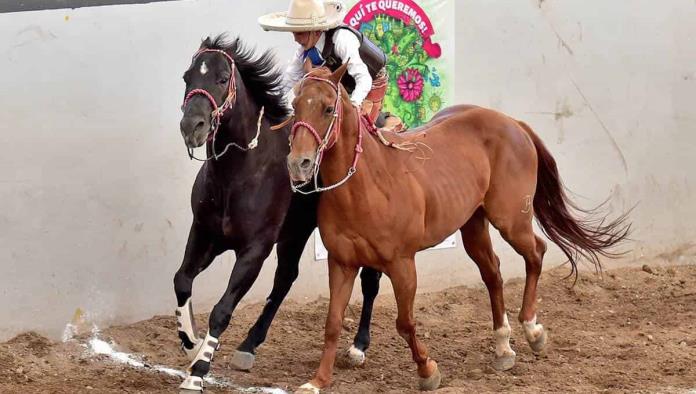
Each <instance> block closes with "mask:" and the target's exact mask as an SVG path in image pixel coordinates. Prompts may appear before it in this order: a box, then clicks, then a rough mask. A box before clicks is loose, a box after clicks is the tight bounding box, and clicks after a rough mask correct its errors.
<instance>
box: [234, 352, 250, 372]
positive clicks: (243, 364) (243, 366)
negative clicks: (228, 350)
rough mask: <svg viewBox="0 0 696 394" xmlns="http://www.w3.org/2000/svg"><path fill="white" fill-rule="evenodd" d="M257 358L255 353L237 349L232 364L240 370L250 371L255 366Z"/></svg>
mask: <svg viewBox="0 0 696 394" xmlns="http://www.w3.org/2000/svg"><path fill="white" fill-rule="evenodd" d="M255 360H256V356H255V355H254V354H253V353H249V352H242V351H239V350H235V351H234V355H232V360H231V361H230V364H231V365H232V368H234V369H236V370H238V371H249V370H251V368H252V367H253V366H254V361H255Z"/></svg>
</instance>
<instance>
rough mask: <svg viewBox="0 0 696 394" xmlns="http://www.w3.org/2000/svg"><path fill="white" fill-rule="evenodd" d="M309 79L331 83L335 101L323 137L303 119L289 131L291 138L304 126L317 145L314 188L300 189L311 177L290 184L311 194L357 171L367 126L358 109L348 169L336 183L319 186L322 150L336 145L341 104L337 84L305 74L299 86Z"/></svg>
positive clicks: (340, 118) (299, 191)
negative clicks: (353, 148) (355, 134)
mask: <svg viewBox="0 0 696 394" xmlns="http://www.w3.org/2000/svg"><path fill="white" fill-rule="evenodd" d="M307 79H311V80H315V81H320V82H326V83H328V84H329V85H331V88H333V89H334V91H335V92H336V102H335V103H334V111H333V114H332V115H331V123H329V126H328V127H327V129H326V133H325V135H324V138H321V136H320V135H319V133H317V130H316V129H315V128H314V126H312V125H311V124H309V123H307V122H304V121H299V122H295V124H294V125H293V126H292V129H291V131H290V136H291V138H292V139H294V138H295V135H296V134H297V130H298V129H299V128H300V127H305V128H306V129H307V130H309V132H310V133H311V134H312V136H313V137H314V139H315V140H316V142H317V144H318V146H317V151H316V156H315V157H316V160H315V161H314V166H313V168H312V178H313V179H314V189H313V190H310V191H303V190H301V188H302V187H304V186H306V185H308V184H309V183H310V182H311V179H309V180H307V181H306V182H304V183H302V184H300V185H293V184H292V183H291V184H290V185H291V187H292V190H293V192H295V193H300V194H304V195H307V194H312V193H319V192H323V191H328V190H332V189H335V188H337V187H339V186H341V185H343V184H344V183H346V182H348V179H350V177H352V176H353V174H355V173H356V172H357V167H358V160H360V154H361V153H362V152H363V148H362V139H363V128H365V126H367V124H366V122H364V121H363V120H362V119H360V111H356V114H357V117H358V142H357V144H356V145H355V156H354V158H353V164H352V165H351V166H350V168H349V169H348V173H347V174H346V176H345V177H343V179H341V180H340V181H338V182H337V183H335V184H333V185H331V186H327V187H320V186H319V167H320V165H321V161H322V159H323V158H324V152H326V151H327V150H329V149H331V148H333V147H334V145H336V142H337V141H338V137H339V136H340V134H341V126H342V124H343V106H342V105H341V91H340V87H339V85H337V84H336V83H334V82H333V81H331V80H329V79H326V78H321V77H317V76H314V75H306V76H305V77H304V78H303V79H302V81H300V88H302V85H303V84H304V82H305V80H307ZM332 136H335V137H334V138H333V141H331V137H332ZM292 139H291V141H290V146H291V149H292Z"/></svg>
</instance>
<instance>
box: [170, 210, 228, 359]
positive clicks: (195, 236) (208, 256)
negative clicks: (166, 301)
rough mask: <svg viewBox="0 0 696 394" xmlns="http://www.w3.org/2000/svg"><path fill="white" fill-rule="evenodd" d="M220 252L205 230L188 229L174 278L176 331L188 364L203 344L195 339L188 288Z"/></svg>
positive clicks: (195, 227)
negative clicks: (184, 247) (182, 259)
mask: <svg viewBox="0 0 696 394" xmlns="http://www.w3.org/2000/svg"><path fill="white" fill-rule="evenodd" d="M222 251H223V249H222V248H220V247H218V246H217V245H216V243H215V242H214V241H213V237H211V236H210V235H209V234H208V233H207V232H206V231H205V229H203V228H202V227H200V226H198V225H196V224H195V223H194V224H193V225H192V226H191V230H190V231H189V237H188V242H187V243H186V252H185V253H184V261H183V262H182V263H181V267H180V268H179V270H178V271H177V272H176V274H175V275H174V291H175V292H176V301H177V308H176V311H175V314H176V320H177V331H178V333H179V338H180V339H181V348H182V349H183V351H184V352H185V353H186V355H187V356H188V358H189V359H190V360H192V359H193V357H195V355H196V353H197V352H198V349H199V348H200V346H201V345H202V343H203V341H202V339H201V338H199V337H198V333H197V332H196V324H195V321H194V319H193V306H192V304H191V288H192V287H193V280H194V278H195V277H196V276H197V275H198V274H200V273H201V272H202V271H203V270H205V269H206V268H208V266H209V265H210V263H212V262H213V260H214V259H215V257H216V256H217V255H219V254H220V253H221V252H222Z"/></svg>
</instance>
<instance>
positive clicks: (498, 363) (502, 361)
mask: <svg viewBox="0 0 696 394" xmlns="http://www.w3.org/2000/svg"><path fill="white" fill-rule="evenodd" d="M514 366H515V353H514V352H513V353H512V354H510V353H505V354H503V355H502V356H497V355H496V357H495V360H493V368H495V370H496V371H507V370H508V369H510V368H512V367H514Z"/></svg>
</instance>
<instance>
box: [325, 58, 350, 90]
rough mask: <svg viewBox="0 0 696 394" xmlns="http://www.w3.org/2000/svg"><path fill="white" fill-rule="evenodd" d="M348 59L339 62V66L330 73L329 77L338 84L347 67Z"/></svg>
mask: <svg viewBox="0 0 696 394" xmlns="http://www.w3.org/2000/svg"><path fill="white" fill-rule="evenodd" d="M348 61H350V59H348V60H346V62H345V63H343V64H341V67H339V68H337V69H336V71H334V72H333V74H331V77H330V79H331V80H332V81H333V82H334V83H335V84H338V83H339V82H340V81H341V78H343V75H344V74H345V73H346V69H347V68H348Z"/></svg>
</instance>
